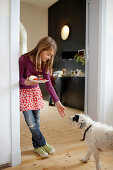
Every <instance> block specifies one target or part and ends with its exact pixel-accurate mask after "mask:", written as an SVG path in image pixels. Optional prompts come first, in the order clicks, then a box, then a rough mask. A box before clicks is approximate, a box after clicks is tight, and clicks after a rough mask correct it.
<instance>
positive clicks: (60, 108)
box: [55, 101, 66, 117]
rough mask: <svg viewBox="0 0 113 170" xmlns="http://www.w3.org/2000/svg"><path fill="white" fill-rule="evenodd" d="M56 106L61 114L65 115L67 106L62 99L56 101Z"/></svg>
mask: <svg viewBox="0 0 113 170" xmlns="http://www.w3.org/2000/svg"><path fill="white" fill-rule="evenodd" d="M55 106H56V107H57V110H58V112H59V114H60V115H61V116H62V117H64V116H65V112H64V111H65V110H66V108H65V107H64V106H63V105H62V104H61V102H60V101H58V102H56V103H55Z"/></svg>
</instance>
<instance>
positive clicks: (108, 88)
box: [87, 0, 113, 125]
mask: <svg viewBox="0 0 113 170" xmlns="http://www.w3.org/2000/svg"><path fill="white" fill-rule="evenodd" d="M112 17H113V1H112V0H99V1H98V0H93V1H92V0H91V1H90V5H89V64H88V67H89V71H88V115H89V116H90V117H92V118H93V119H94V120H97V121H101V122H103V123H107V124H111V125H113V116H112V115H113V92H112V91H113V76H112V72H113V71H112V67H113V54H112V49H113V22H112ZM87 38H88V37H87Z"/></svg>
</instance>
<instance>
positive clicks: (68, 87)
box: [55, 76, 85, 110]
mask: <svg viewBox="0 0 113 170" xmlns="http://www.w3.org/2000/svg"><path fill="white" fill-rule="evenodd" d="M55 89H56V91H57V94H58V96H59V98H60V101H61V102H62V104H63V105H65V106H69V107H73V108H75V109H79V110H84V94H85V77H70V76H69V77H66V76H65V77H57V79H56V80H55Z"/></svg>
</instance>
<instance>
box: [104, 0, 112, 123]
mask: <svg viewBox="0 0 113 170" xmlns="http://www.w3.org/2000/svg"><path fill="white" fill-rule="evenodd" d="M106 7H107V8H106V70H105V122H106V123H109V124H111V125H113V0H107V1H106Z"/></svg>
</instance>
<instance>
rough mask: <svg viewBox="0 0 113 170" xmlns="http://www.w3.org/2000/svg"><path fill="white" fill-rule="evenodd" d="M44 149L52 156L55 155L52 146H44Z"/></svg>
mask: <svg viewBox="0 0 113 170" xmlns="http://www.w3.org/2000/svg"><path fill="white" fill-rule="evenodd" d="M43 148H44V149H45V151H46V152H47V153H49V154H50V155H53V154H54V153H55V149H54V148H53V147H52V146H50V145H49V144H46V145H44V146H43Z"/></svg>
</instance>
